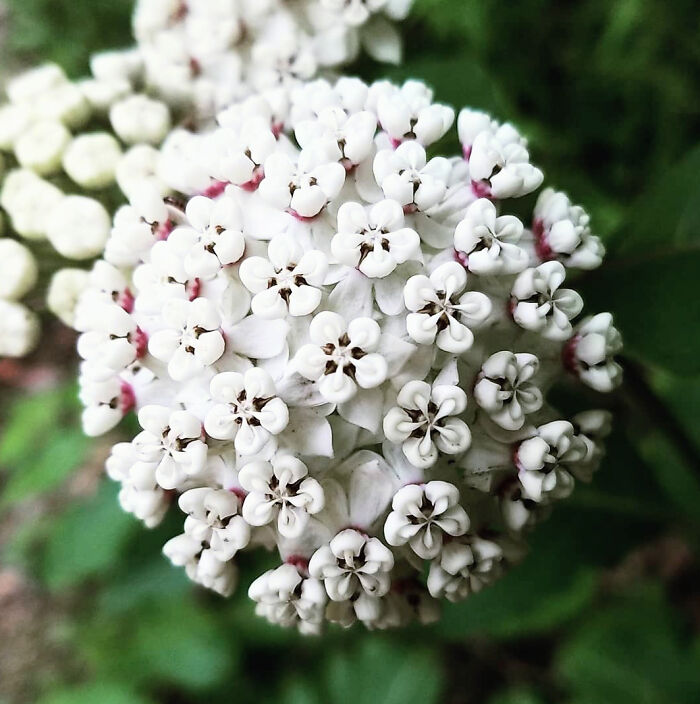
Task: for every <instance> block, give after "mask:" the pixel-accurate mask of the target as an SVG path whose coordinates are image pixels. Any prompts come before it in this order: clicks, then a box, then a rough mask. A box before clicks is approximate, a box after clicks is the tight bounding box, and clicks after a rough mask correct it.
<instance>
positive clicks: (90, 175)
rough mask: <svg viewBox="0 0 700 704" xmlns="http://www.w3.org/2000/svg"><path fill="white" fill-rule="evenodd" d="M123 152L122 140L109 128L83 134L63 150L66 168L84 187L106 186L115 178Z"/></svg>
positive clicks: (64, 166)
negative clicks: (115, 136) (107, 130)
mask: <svg viewBox="0 0 700 704" xmlns="http://www.w3.org/2000/svg"><path fill="white" fill-rule="evenodd" d="M121 155H122V151H121V148H120V146H119V142H117V140H116V139H115V138H114V137H112V135H110V134H108V133H106V132H96V133H94V134H82V135H79V136H77V137H75V138H74V139H73V141H72V142H71V143H70V144H69V145H68V147H67V148H66V151H65V152H64V154H63V168H64V169H65V172H66V173H67V174H68V175H69V176H70V177H71V178H72V179H73V181H75V182H76V183H77V184H78V185H79V186H82V187H83V188H88V189H92V188H104V187H105V186H108V185H109V184H110V183H112V182H113V181H114V172H115V169H116V167H117V163H118V162H119V160H120V158H121Z"/></svg>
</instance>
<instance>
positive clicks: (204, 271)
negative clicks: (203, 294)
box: [168, 196, 245, 279]
mask: <svg viewBox="0 0 700 704" xmlns="http://www.w3.org/2000/svg"><path fill="white" fill-rule="evenodd" d="M185 212H186V215H187V220H188V223H189V224H188V225H182V226H180V227H177V228H176V229H175V230H173V232H172V233H171V234H170V236H169V237H168V242H169V244H170V245H171V246H173V247H175V248H176V249H177V250H178V251H181V252H182V255H183V262H184V265H185V271H186V272H187V274H188V275H189V276H190V277H192V278H202V279H211V278H212V277H214V276H216V274H217V273H218V272H219V270H220V269H221V268H222V267H224V266H228V265H229V264H233V263H235V262H237V261H238V260H239V259H240V258H241V257H242V256H243V251H244V250H245V238H244V236H243V231H242V225H241V216H240V213H239V212H238V206H237V205H236V202H235V201H234V200H233V199H232V198H229V197H227V196H223V197H221V198H219V199H218V200H212V199H210V198H205V197H204V196H195V197H194V198H192V199H191V200H190V201H189V203H188V204H187V210H186V211H185Z"/></svg>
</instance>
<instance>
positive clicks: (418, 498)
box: [384, 481, 469, 560]
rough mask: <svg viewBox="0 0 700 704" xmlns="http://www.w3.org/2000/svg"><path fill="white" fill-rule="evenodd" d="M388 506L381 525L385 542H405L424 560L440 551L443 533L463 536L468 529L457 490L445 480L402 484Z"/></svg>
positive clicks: (432, 557) (467, 519)
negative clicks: (389, 509) (387, 512)
mask: <svg viewBox="0 0 700 704" xmlns="http://www.w3.org/2000/svg"><path fill="white" fill-rule="evenodd" d="M391 508H392V511H391V513H390V514H389V515H388V516H387V519H386V523H385V524H384V536H385V537H386V541H387V542H388V543H389V545H395V546H399V545H408V546H409V547H410V548H411V550H413V552H415V553H416V555H418V557H420V558H421V559H423V560H432V559H434V558H436V557H437V556H438V555H439V554H440V551H441V550H442V544H443V539H444V535H445V534H446V535H451V536H453V537H454V536H458V535H464V533H466V532H467V530H468V529H469V517H468V516H467V512H466V511H465V510H464V508H463V507H462V506H461V505H460V503H459V489H457V487H456V486H454V484H449V483H448V482H443V481H432V482H428V483H427V484H409V485H408V486H404V487H402V488H401V489H399V490H398V491H397V492H396V494H395V495H394V499H393V501H392V502H391Z"/></svg>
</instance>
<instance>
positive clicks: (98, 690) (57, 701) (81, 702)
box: [36, 682, 151, 704]
mask: <svg viewBox="0 0 700 704" xmlns="http://www.w3.org/2000/svg"><path fill="white" fill-rule="evenodd" d="M150 702H151V700H150V699H146V698H145V697H142V696H141V695H139V694H136V693H135V692H134V691H133V690H132V689H131V688H130V687H129V685H128V684H127V683H125V682H101V683H100V682H94V683H90V684H85V685H82V686H80V687H73V688H71V689H62V690H59V691H58V692H52V693H50V694H47V695H46V696H44V697H41V698H40V699H39V700H38V701H37V703H36V704H149V703H150Z"/></svg>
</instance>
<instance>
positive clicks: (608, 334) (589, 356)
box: [564, 313, 622, 393]
mask: <svg viewBox="0 0 700 704" xmlns="http://www.w3.org/2000/svg"><path fill="white" fill-rule="evenodd" d="M621 350H622V336H621V335H620V333H619V332H618V330H617V328H615V326H614V325H613V319H612V315H610V313H598V315H594V316H591V317H589V318H586V319H585V320H583V321H581V323H580V324H579V325H578V326H577V327H576V332H575V334H574V336H573V337H572V338H571V340H570V341H569V342H568V344H567V346H566V349H565V350H564V362H565V364H566V366H567V367H568V368H569V369H570V370H571V371H573V372H574V373H575V374H576V375H577V376H578V377H579V379H581V381H583V383H584V384H586V385H587V386H590V387H591V388H592V389H595V390H596V391H601V392H603V393H607V392H609V391H612V390H613V389H614V388H615V387H616V386H618V385H619V384H620V383H621V382H622V367H621V366H620V365H619V364H618V363H617V362H616V361H615V355H616V354H618V353H619V352H620V351H621Z"/></svg>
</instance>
